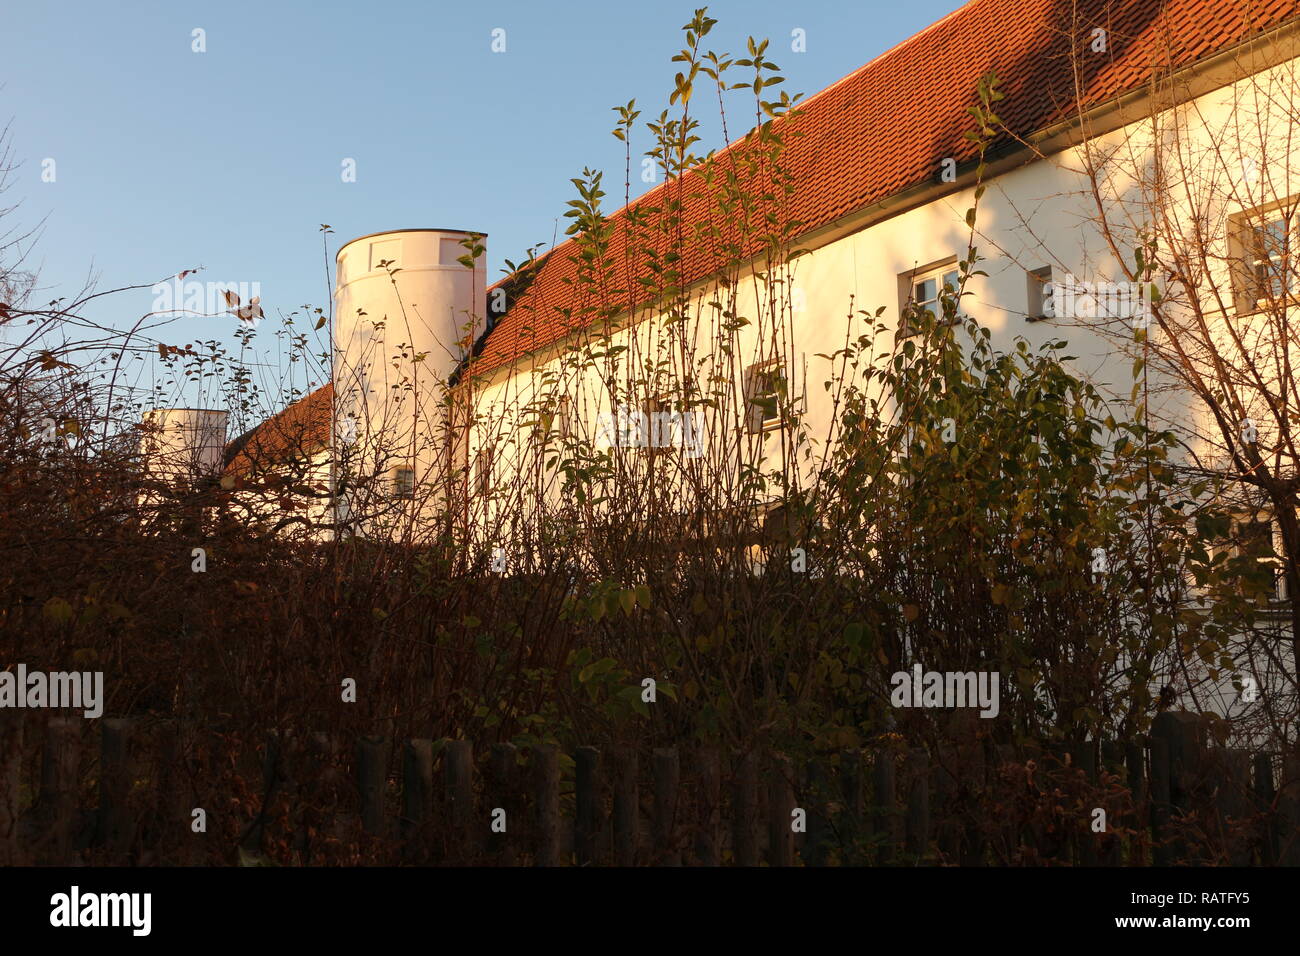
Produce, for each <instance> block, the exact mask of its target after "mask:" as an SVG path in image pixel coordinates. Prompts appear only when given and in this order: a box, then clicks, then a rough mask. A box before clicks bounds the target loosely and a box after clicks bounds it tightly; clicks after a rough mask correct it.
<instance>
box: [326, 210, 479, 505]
mask: <svg viewBox="0 0 1300 956" xmlns="http://www.w3.org/2000/svg"><path fill="white" fill-rule="evenodd" d="M485 242H486V236H484V235H483V234H482V233H473V232H469V231H466V230H462V229H404V230H395V231H393V232H380V233H375V234H373V235H369V236H362V237H361V238H359V239H353V240H352V241H351V242H348V243H346V244H344V245H343V246H342V248H340V249H339V251H338V256H337V258H336V279H335V293H334V294H335V309H334V368H333V381H334V403H335V405H334V444H335V454H334V460H335V462H336V464H339V465H340V466H341V468H342V469H343V474H342V475H340V474H338V473H336V480H339V479H340V478H341V479H342V481H343V483H344V484H345V486H346V487H347V488H348V489H349V491H348V492H347V493H346V494H345V495H344V496H342V497H341V499H340V501H339V508H340V517H343V516H348V517H349V518H351V519H352V520H358V519H360V520H361V521H362V522H364V521H365V519H364V517H363V516H364V515H369V514H379V513H383V512H385V511H392V510H394V506H397V505H400V504H401V499H405V498H410V499H415V500H417V501H420V500H427V496H428V493H429V487H430V484H429V483H430V482H433V483H436V480H437V478H438V477H439V474H440V469H441V468H443V467H445V464H446V460H447V459H446V448H445V447H443V446H444V443H445V431H444V420H445V408H444V404H443V398H444V386H445V383H446V380H447V377H448V376H450V375H451V374H452V372H453V371H455V369H456V367H457V366H458V365H459V364H460V362H461V361H462V360H463V359H464V358H465V357H466V356H467V355H468V352H469V349H470V348H472V347H473V343H474V342H475V341H477V339H478V338H479V336H480V335H481V334H482V333H483V331H484V329H485V328H486V317H487V283H486V265H485V255H484V252H483V247H484V246H485ZM475 252H477V255H475ZM465 257H470V258H472V259H473V265H472V266H466V265H465V263H464V262H462V261H460V260H461V259H463V258H465ZM399 510H400V509H399Z"/></svg>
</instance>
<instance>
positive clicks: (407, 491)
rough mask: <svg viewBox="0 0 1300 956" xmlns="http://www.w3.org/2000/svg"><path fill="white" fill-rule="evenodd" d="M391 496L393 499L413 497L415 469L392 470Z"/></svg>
mask: <svg viewBox="0 0 1300 956" xmlns="http://www.w3.org/2000/svg"><path fill="white" fill-rule="evenodd" d="M392 495H393V497H394V498H414V497H415V469H414V468H394V469H393V472H392Z"/></svg>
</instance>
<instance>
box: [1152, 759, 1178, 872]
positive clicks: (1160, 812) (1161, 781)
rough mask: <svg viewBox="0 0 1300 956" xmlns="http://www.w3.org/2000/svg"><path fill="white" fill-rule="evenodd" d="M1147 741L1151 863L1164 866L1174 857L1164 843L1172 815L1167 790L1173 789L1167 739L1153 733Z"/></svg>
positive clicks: (1167, 843)
mask: <svg viewBox="0 0 1300 956" xmlns="http://www.w3.org/2000/svg"><path fill="white" fill-rule="evenodd" d="M1150 744H1151V862H1152V863H1153V864H1154V865H1155V866H1168V865H1169V864H1170V863H1171V862H1172V861H1173V859H1174V852H1173V849H1174V848H1173V847H1172V846H1171V845H1170V843H1169V842H1168V841H1169V840H1170V836H1169V820H1170V817H1171V814H1172V809H1171V804H1170V793H1171V791H1172V789H1173V786H1172V783H1171V781H1170V778H1171V776H1172V773H1171V768H1170V759H1169V741H1168V740H1166V739H1165V738H1164V737H1157V736H1155V735H1154V734H1153V735H1152V736H1151V739H1150Z"/></svg>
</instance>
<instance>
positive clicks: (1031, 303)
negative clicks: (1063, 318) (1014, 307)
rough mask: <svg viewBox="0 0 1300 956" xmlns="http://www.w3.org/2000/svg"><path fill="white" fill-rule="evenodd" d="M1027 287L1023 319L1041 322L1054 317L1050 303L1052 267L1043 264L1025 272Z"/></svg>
mask: <svg viewBox="0 0 1300 956" xmlns="http://www.w3.org/2000/svg"><path fill="white" fill-rule="evenodd" d="M1025 278H1026V282H1027V283H1028V288H1029V297H1028V305H1026V307H1025V321H1027V322H1041V321H1043V319H1053V318H1056V311H1055V309H1054V308H1053V305H1052V267H1051V266H1043V267H1042V268H1041V269H1034V270H1033V271H1032V272H1027V273H1025Z"/></svg>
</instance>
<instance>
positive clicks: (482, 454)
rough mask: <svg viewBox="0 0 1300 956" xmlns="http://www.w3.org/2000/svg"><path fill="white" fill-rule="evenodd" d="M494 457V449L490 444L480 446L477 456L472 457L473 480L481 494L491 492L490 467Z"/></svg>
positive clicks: (493, 462)
mask: <svg viewBox="0 0 1300 956" xmlns="http://www.w3.org/2000/svg"><path fill="white" fill-rule="evenodd" d="M495 459H496V449H495V448H493V447H492V446H491V445H484V446H483V447H482V448H480V449H479V451H478V456H477V457H476V458H475V459H474V480H475V482H476V483H477V485H478V492H479V494H481V495H490V494H491V493H492V468H493V465H494V464H495Z"/></svg>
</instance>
